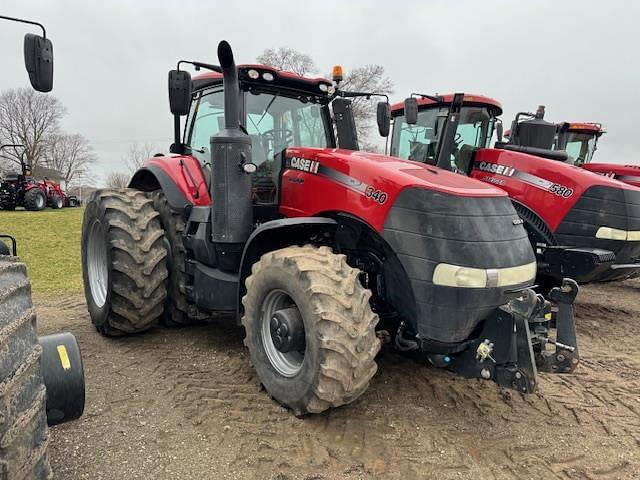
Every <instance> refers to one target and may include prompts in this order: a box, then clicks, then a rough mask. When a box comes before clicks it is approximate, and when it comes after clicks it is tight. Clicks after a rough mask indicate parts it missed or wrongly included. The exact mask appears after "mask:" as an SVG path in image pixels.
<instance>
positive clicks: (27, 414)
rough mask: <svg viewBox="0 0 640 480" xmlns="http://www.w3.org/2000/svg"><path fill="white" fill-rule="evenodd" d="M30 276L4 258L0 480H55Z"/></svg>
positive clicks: (0, 280) (0, 276)
mask: <svg viewBox="0 0 640 480" xmlns="http://www.w3.org/2000/svg"><path fill="white" fill-rule="evenodd" d="M41 355H42V347H41V346H40V345H38V337H37V334H36V316H35V312H34V310H33V305H32V304H31V285H30V284H29V280H28V278H27V270H26V268H25V266H24V264H23V263H22V262H20V260H19V259H18V258H17V257H10V256H3V257H0V478H2V479H5V478H6V479H16V480H18V479H26V478H29V479H41V478H51V469H50V467H49V457H48V453H47V446H48V442H49V434H48V431H47V415H46V404H45V401H46V392H45V387H44V382H43V379H42V373H41V369H40V358H41Z"/></svg>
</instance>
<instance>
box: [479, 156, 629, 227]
mask: <svg viewBox="0 0 640 480" xmlns="http://www.w3.org/2000/svg"><path fill="white" fill-rule="evenodd" d="M493 165H501V166H503V168H502V169H501V170H499V171H498V169H497V167H494V166H493ZM471 176H472V177H473V178H477V179H478V180H482V181H484V182H487V183H491V184H494V185H498V186H500V188H502V189H504V190H505V191H506V192H507V193H508V194H509V197H511V198H512V199H514V200H516V201H518V202H520V203H521V204H523V205H525V206H526V207H528V208H529V209H530V210H533V211H534V212H535V213H536V214H538V215H539V216H540V217H541V218H542V219H543V220H544V221H545V222H546V223H547V225H548V226H549V227H550V228H551V229H552V230H554V231H555V229H556V228H557V226H558V225H559V224H560V222H561V221H562V219H563V218H564V217H565V215H566V214H567V213H568V212H569V210H570V209H571V208H572V207H573V205H574V204H575V203H576V201H577V200H578V199H579V198H580V197H581V196H582V195H583V193H584V192H585V191H586V190H587V189H588V188H589V187H593V186H596V185H600V186H608V187H614V188H622V189H634V188H635V187H633V186H631V185H628V184H626V183H622V182H619V181H617V180H614V179H612V178H609V177H606V176H603V175H595V174H593V173H592V172H589V171H586V170H584V169H582V168H579V167H575V166H573V165H569V164H567V163H563V162H559V161H557V160H548V159H545V158H541V157H537V156H534V155H528V154H525V153H520V152H512V151H509V150H500V149H492V148H487V149H480V150H478V151H477V153H476V156H475V166H474V169H473V171H472V173H471Z"/></svg>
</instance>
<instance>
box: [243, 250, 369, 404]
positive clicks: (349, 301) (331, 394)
mask: <svg viewBox="0 0 640 480" xmlns="http://www.w3.org/2000/svg"><path fill="white" fill-rule="evenodd" d="M359 273H360V272H359V271H358V270H356V269H354V268H351V267H350V266H349V265H348V264H347V262H346V258H345V256H344V255H336V254H334V253H333V252H332V251H331V249H329V248H328V247H320V248H316V247H313V246H310V245H307V246H305V247H297V246H294V247H288V248H284V249H281V250H276V251H273V252H269V253H266V254H265V255H263V256H262V258H261V259H260V261H258V262H257V263H256V264H254V265H253V268H252V272H251V275H250V276H249V277H248V278H247V280H246V287H247V294H246V295H245V296H244V297H243V299H242V302H243V305H244V316H243V318H242V324H243V325H244V327H245V330H246V334H247V336H246V338H245V345H246V346H247V347H248V348H249V352H250V355H251V361H252V363H253V365H254V367H255V369H256V371H257V373H258V377H259V378H260V380H261V382H262V384H263V385H264V387H265V388H266V390H267V391H268V392H269V393H270V394H271V396H272V397H273V398H274V399H275V400H277V401H278V402H280V403H281V404H282V405H284V406H286V407H288V408H290V409H291V410H293V412H294V413H295V414H296V415H303V414H306V413H319V412H322V411H324V410H326V409H328V408H331V407H337V406H339V405H344V404H347V403H350V402H352V401H354V400H355V399H356V398H358V397H359V396H360V395H361V394H362V393H363V392H364V391H365V390H366V389H367V387H368V386H369V381H370V380H371V378H372V377H373V375H374V374H375V373H376V370H377V366H376V363H375V356H376V354H377V353H378V351H379V350H380V341H379V340H378V338H377V337H376V334H375V326H376V324H377V322H378V316H377V315H376V314H374V313H373V312H372V310H371V307H370V305H369V298H370V297H371V292H370V291H369V290H366V289H365V288H364V287H363V286H362V285H361V283H360V280H359V279H358V276H359ZM271 292H284V294H286V295H287V296H288V297H289V298H290V299H291V300H292V302H293V303H294V304H295V307H297V309H298V311H299V313H300V317H301V318H302V322H303V324H304V338H305V345H304V352H303V354H304V357H303V359H302V361H301V365H300V367H299V370H298V371H297V372H296V373H295V374H293V375H288V376H285V375H283V374H282V373H280V371H279V370H278V368H277V367H274V363H273V362H272V361H271V360H270V359H269V354H268V353H267V349H268V346H267V347H266V346H265V345H267V343H268V341H269V340H268V339H265V338H266V337H265V333H264V332H263V330H262V328H263V322H264V321H266V322H269V318H266V317H268V316H269V313H268V309H269V307H268V306H266V305H268V304H269V302H268V301H267V303H266V304H265V299H268V298H270V296H272V295H273V293H271ZM265 313H266V314H265ZM267 335H268V334H267ZM265 342H267V343H265Z"/></svg>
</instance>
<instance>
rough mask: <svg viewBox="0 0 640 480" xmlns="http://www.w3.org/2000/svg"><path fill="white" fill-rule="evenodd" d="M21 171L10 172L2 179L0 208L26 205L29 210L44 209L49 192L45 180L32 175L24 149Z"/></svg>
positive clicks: (7, 208)
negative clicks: (42, 180)
mask: <svg viewBox="0 0 640 480" xmlns="http://www.w3.org/2000/svg"><path fill="white" fill-rule="evenodd" d="M9 147H12V148H16V149H17V148H22V149H24V145H12V144H10V145H2V146H1V147H0V150H2V149H3V148H9ZM20 166H21V172H20V173H8V174H5V175H4V177H2V178H1V179H0V209H2V210H15V209H16V207H24V208H25V209H27V210H32V211H38V210H43V209H44V208H45V207H46V206H47V201H48V194H47V188H46V186H45V184H44V182H39V181H37V180H36V179H35V178H33V176H32V175H31V165H29V164H27V163H26V162H25V160H24V151H23V153H22V155H21V156H20Z"/></svg>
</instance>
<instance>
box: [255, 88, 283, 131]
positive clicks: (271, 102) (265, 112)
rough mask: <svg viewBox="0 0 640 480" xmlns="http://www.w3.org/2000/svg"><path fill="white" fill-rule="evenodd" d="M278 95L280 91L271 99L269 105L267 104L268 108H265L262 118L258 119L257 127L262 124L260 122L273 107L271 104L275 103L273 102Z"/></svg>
mask: <svg viewBox="0 0 640 480" xmlns="http://www.w3.org/2000/svg"><path fill="white" fill-rule="evenodd" d="M278 95H280V92H278V93H276V94H275V95H274V96H273V98H272V99H271V101H270V102H269V105H267V108H265V109H264V113H263V114H262V116H261V117H260V120H258V124H257V125H256V129H257V128H258V125H260V122H261V121H262V119H263V118H264V116H265V115H266V114H267V112H268V111H269V109H270V108H271V105H273V102H275V101H276V98H278Z"/></svg>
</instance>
